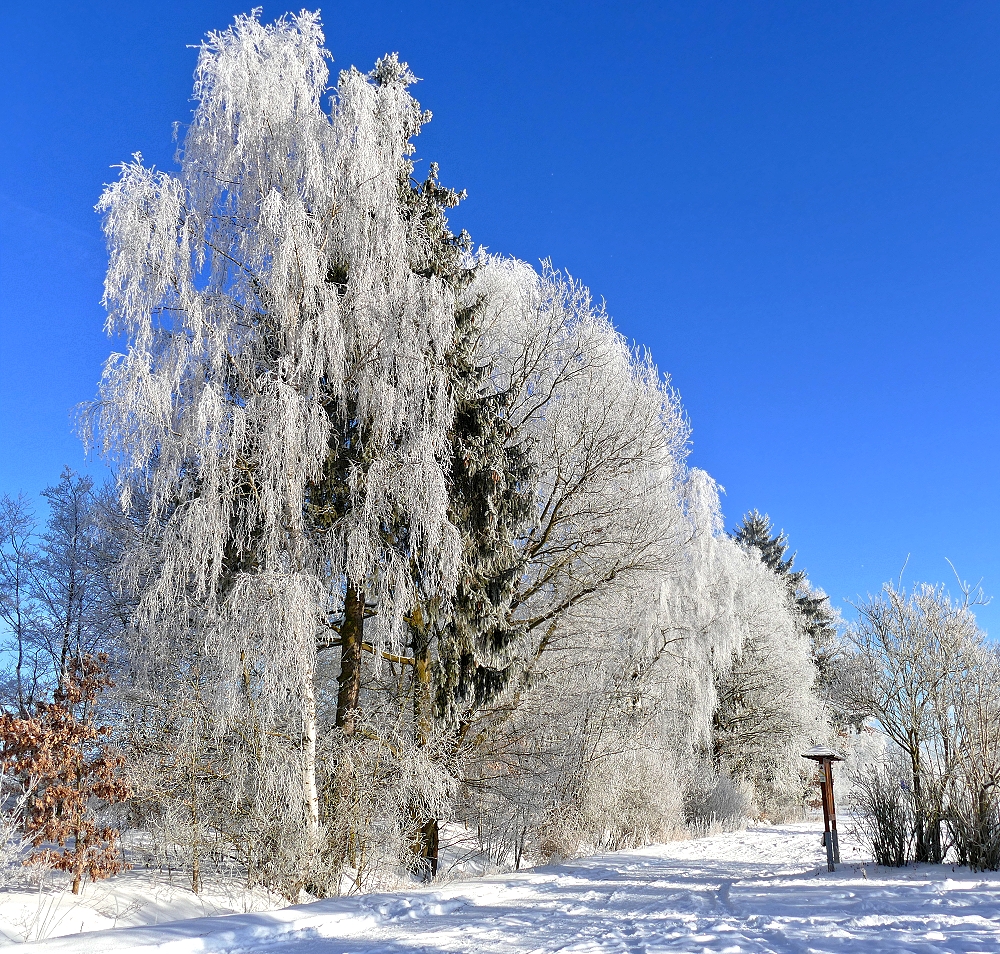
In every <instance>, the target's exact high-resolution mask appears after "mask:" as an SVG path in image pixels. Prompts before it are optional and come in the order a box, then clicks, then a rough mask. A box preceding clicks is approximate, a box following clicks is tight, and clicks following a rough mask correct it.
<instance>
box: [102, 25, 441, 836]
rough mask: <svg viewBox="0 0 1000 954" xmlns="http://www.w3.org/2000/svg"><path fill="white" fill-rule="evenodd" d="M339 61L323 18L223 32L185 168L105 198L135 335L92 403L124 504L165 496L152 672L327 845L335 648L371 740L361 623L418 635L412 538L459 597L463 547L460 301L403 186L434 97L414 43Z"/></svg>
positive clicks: (151, 174)
mask: <svg viewBox="0 0 1000 954" xmlns="http://www.w3.org/2000/svg"><path fill="white" fill-rule="evenodd" d="M327 58H328V55H327V53H326V51H325V49H324V48H323V35H322V32H321V28H320V24H319V20H318V16H317V15H315V14H310V13H302V14H299V15H298V16H291V17H285V18H282V19H280V20H278V21H276V22H275V23H273V24H271V25H263V24H261V23H260V22H259V21H258V19H257V17H256V15H250V16H240V17H237V19H236V22H235V23H234V25H233V26H232V27H231V28H230V29H228V30H226V31H224V32H219V33H213V34H210V35H209V37H208V39H207V40H206V41H205V42H204V43H203V45H202V47H201V51H200V55H199V59H198V66H197V71H196V76H195V87H194V98H195V101H196V108H195V111H194V116H193V120H192V122H191V124H190V125H189V126H188V128H187V130H186V132H185V133H184V135H183V139H182V144H181V147H180V149H179V151H178V159H179V170H178V171H177V173H176V174H171V173H166V172H161V171H157V170H155V169H152V168H149V167H146V166H145V165H143V164H142V162H141V159H140V157H138V156H136V158H135V159H134V161H133V162H131V163H128V164H126V165H125V166H123V167H122V171H121V176H120V178H119V179H118V181H117V182H115V183H113V184H112V185H110V186H109V187H108V188H107V190H106V191H105V193H104V195H103V196H102V198H101V201H100V204H99V209H100V210H102V211H103V212H104V213H105V220H104V221H105V232H106V235H107V239H108V246H109V250H110V265H109V268H108V273H107V279H106V283H105V297H104V301H105V304H106V305H107V308H108V312H109V317H108V330H109V332H112V333H117V334H121V335H123V336H124V337H125V338H126V339H127V341H128V347H127V350H126V351H125V352H124V353H122V354H117V355H114V356H113V357H112V358H111V359H110V360H109V362H108V364H107V367H106V369H105V373H104V377H103V379H102V382H101V389H100V401H99V404H98V413H97V416H96V417H97V420H96V422H97V425H98V428H99V431H100V433H101V435H102V436H103V442H104V448H105V451H106V453H107V454H108V456H109V457H111V458H112V459H113V460H114V461H115V463H116V464H117V465H118V467H119V471H120V474H121V478H122V489H123V492H124V493H125V495H126V497H127V496H128V489H129V487H130V486H132V485H133V484H134V483H135V482H136V481H138V482H140V483H141V484H142V486H143V487H144V488H145V489H146V490H147V492H148V498H149V509H150V514H151V516H150V520H149V525H148V532H147V535H146V540H145V544H146V546H147V547H149V548H153V549H155V551H156V561H155V562H156V564H157V571H156V573H155V576H154V578H153V579H152V581H151V582H150V583H149V585H147V586H146V587H145V588H144V592H143V593H142V598H141V602H140V605H139V611H138V614H137V617H136V620H135V632H136V649H137V654H136V658H137V661H138V663H139V671H140V676H141V678H142V680H143V681H144V684H145V685H146V686H147V687H148V689H149V690H151V691H155V690H157V689H158V688H159V683H160V682H161V681H163V680H168V681H170V680H172V681H173V682H174V683H175V684H177V685H179V686H181V688H179V689H178V692H179V693H180V694H181V695H182V696H183V695H184V694H185V693H187V694H188V695H190V693H191V691H193V690H192V688H191V687H197V693H196V694H197V696H198V699H199V705H203V704H204V702H205V700H206V698H208V699H209V700H210V706H209V710H210V712H211V713H212V717H213V720H214V721H213V724H212V728H211V731H212V732H213V733H214V734H215V735H216V736H221V735H224V734H225V733H227V732H229V731H231V730H234V727H235V726H237V725H238V726H239V731H238V732H235V734H234V735H233V739H234V740H237V739H238V744H239V745H240V746H241V747H242V749H243V751H244V754H245V759H244V766H243V770H242V778H241V779H239V784H238V785H237V786H236V787H237V789H238V788H239V786H240V785H242V786H243V787H244V789H246V790H247V791H248V792H249V793H250V794H249V797H250V799H251V801H252V800H253V799H254V798H257V799H259V798H266V799H268V800H270V802H271V803H272V804H278V805H283V806H284V810H285V811H288V812H289V813H290V816H291V817H292V818H295V817H301V819H302V823H303V826H304V829H305V831H306V834H307V840H308V841H309V843H315V841H316V838H317V834H318V824H319V793H318V791H317V782H316V742H317V696H316V683H315V672H316V653H317V645H318V644H319V645H330V643H331V640H330V638H329V627H330V625H333V626H335V627H337V628H338V629H339V636H338V639H337V640H336V642H338V643H339V644H340V646H341V652H342V662H341V667H340V679H339V691H338V700H337V723H338V726H339V728H340V729H341V731H342V732H344V733H346V734H348V735H349V734H350V733H351V731H352V730H353V727H354V712H355V710H356V708H357V706H358V690H359V683H358V678H359V677H358V658H359V654H360V651H361V644H362V641H363V640H364V639H367V640H368V641H369V642H370V643H375V644H381V645H389V644H392V643H394V642H397V641H398V640H399V639H400V637H401V634H402V632H403V619H404V616H405V615H406V614H407V613H408V612H409V611H410V610H411V608H412V606H413V605H414V602H415V595H416V594H415V585H414V578H413V572H412V571H413V565H414V562H415V560H416V555H419V561H418V562H419V567H420V572H421V575H422V576H421V583H420V585H421V587H422V588H423V589H424V590H425V591H433V590H435V589H441V590H442V591H445V592H447V591H448V590H449V589H450V587H452V586H453V577H454V567H455V563H456V553H457V534H456V532H455V530H454V528H453V527H452V525H451V524H450V523H449V521H448V518H447V501H448V497H447V492H446V483H445V475H444V471H443V466H442V456H443V451H444V448H445V442H446V437H447V432H448V428H449V425H450V423H451V419H452V402H451V396H450V393H449V389H448V387H447V379H446V373H445V367H444V353H445V351H446V348H447V346H448V344H449V343H450V341H451V338H452V334H453V331H454V311H453V297H452V294H451V292H450V291H449V289H448V287H447V286H446V284H445V283H444V282H442V281H441V280H440V279H439V278H438V277H437V276H436V275H434V274H433V273H424V274H418V272H417V271H416V270H414V268H412V267H411V262H412V260H413V259H414V257H415V254H414V248H413V246H414V243H419V242H420V241H421V240H422V236H421V234H420V232H419V230H414V229H413V228H411V227H410V226H409V225H408V222H407V217H406V215H405V210H404V208H403V205H402V202H401V198H400V180H401V177H402V178H405V177H406V175H407V174H408V171H409V169H410V168H411V167H410V166H409V164H408V155H409V154H410V152H411V150H412V146H411V145H410V142H409V141H410V139H411V137H412V136H414V135H415V134H416V133H417V132H418V131H419V128H420V125H421V123H422V122H424V121H426V119H427V118H428V116H427V115H426V114H424V113H422V112H421V110H420V108H419V106H418V104H417V103H416V101H415V100H414V99H413V97H412V96H411V95H410V93H409V91H408V86H409V85H410V84H411V83H412V82H413V76H412V74H411V73H410V72H409V70H408V69H407V68H406V66H405V64H402V63H400V62H399V61H398V60H397V59H396V58H395V57H394V56H389V57H386V58H384V59H383V60H381V61H379V63H378V64H377V66H376V68H375V70H374V71H373V72H372V73H371V74H363V73H360V72H358V71H357V70H354V69H351V70H347V71H345V72H343V73H342V74H341V76H340V79H339V82H338V85H337V88H336V92H335V94H334V95H333V97H332V98H331V99H330V101H329V104H328V103H327V101H326V100H325V98H326V97H327V95H328V90H327V80H328V69H327ZM131 562H132V566H133V567H135V566H139V565H140V564H141V560H140V559H139V558H138V557H135V558H133V560H132V561H131ZM133 582H135V580H133ZM366 607H367V608H366ZM366 617H371V618H370V619H368V620H367V626H368V634H367V636H365V635H363V633H362V626H363V625H365V621H366ZM184 686H186V687H187V688H186V689H185V688H183V687H184ZM276 739H277V740H283V741H281V743H280V745H277V746H276V743H275V740H276ZM234 744H237V743H235V742H234ZM272 811H273V809H272Z"/></svg>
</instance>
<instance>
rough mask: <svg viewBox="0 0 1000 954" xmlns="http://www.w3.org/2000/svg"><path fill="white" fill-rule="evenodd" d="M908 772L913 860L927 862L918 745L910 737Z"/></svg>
mask: <svg viewBox="0 0 1000 954" xmlns="http://www.w3.org/2000/svg"><path fill="white" fill-rule="evenodd" d="M910 771H911V772H912V773H913V834H914V838H915V842H916V844H915V847H914V858H915V860H916V861H921V862H923V861H927V860H928V857H929V855H928V851H927V837H926V830H925V828H926V826H925V824H924V792H923V786H922V785H921V779H920V772H921V765H920V743H919V742H913V741H912V737H911V748H910Z"/></svg>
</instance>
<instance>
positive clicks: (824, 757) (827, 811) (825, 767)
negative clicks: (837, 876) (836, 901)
mask: <svg viewBox="0 0 1000 954" xmlns="http://www.w3.org/2000/svg"><path fill="white" fill-rule="evenodd" d="M802 758H804V759H812V760H813V761H814V762H819V766H820V777H819V787H820V793H821V794H822V796H823V844H824V845H826V867H827V870H829V871H835V870H836V869H835V868H834V864H835V863H837V864H839V863H840V843H839V842H838V840H837V806H836V805H835V804H834V802H833V763H834V762H843V761H844V757H843V756H842V755H841V754H840V753H839V752H837V751H836V750H835V749H831V748H829V747H828V746H825V745H814V746H813V747H812V748H811V749H809V751H808V752H803V753H802Z"/></svg>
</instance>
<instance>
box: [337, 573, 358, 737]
mask: <svg viewBox="0 0 1000 954" xmlns="http://www.w3.org/2000/svg"><path fill="white" fill-rule="evenodd" d="M364 632H365V596H364V593H363V592H362V591H361V590H360V589H359V588H358V587H357V586H356V585H355V584H354V581H353V580H351V579H348V581H347V592H346V593H345V595H344V622H343V623H342V624H341V627H340V642H341V649H340V676H339V678H338V680H337V684H338V689H337V728H338V729H340V730H341V732H343V733H344V736H345V737H346V738H349V739H350V738H353V737H354V734H355V733H356V732H357V728H358V726H357V716H358V699H359V696H360V694H361V652H362V644H363V642H364Z"/></svg>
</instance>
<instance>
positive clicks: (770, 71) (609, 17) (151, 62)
mask: <svg viewBox="0 0 1000 954" xmlns="http://www.w3.org/2000/svg"><path fill="white" fill-rule="evenodd" d="M247 9H248V8H247V7H240V6H237V5H236V2H235V0H223V2H218V0H185V2H159V3H155V4H153V3H142V2H136V0H133V2H129V3H108V2H100V0H96V2H91V3H67V2H62V0H56V2H53V3H49V4H47V5H46V6H45V7H44V8H37V7H29V6H28V5H25V4H14V3H8V4H5V10H4V40H5V43H4V57H3V63H2V67H0V68H2V81H3V90H4V92H3V97H2V107H0V108H2V119H3V124H2V129H3V134H4V142H3V147H2V149H0V256H2V257H0V283H2V287H0V492H11V491H16V490H19V489H23V490H25V491H28V492H30V493H36V492H37V491H38V490H39V489H40V488H41V487H43V486H44V485H45V484H47V483H50V482H53V481H54V480H55V479H56V478H57V476H58V474H59V471H60V468H61V467H62V466H63V464H65V463H69V464H71V465H73V466H74V467H77V468H85V467H86V466H89V465H87V464H85V462H84V460H83V457H82V452H81V450H80V445H79V442H78V441H77V439H76V438H75V437H74V436H73V434H72V432H71V428H70V417H69V412H70V408H71V407H72V406H73V405H75V404H76V403H77V402H80V401H84V400H87V399H88V398H90V397H91V396H92V395H93V394H94V389H95V384H96V381H97V379H98V377H99V374H100V368H101V364H102V361H103V360H104V358H105V357H106V355H107V353H108V350H109V347H110V346H109V342H108V341H107V339H105V338H104V336H103V333H102V331H101V325H102V321H103V313H102V311H101V308H100V305H99V298H100V286H101V279H102V273H103V268H104V249H103V244H102V241H101V236H100V231H99V222H98V218H97V216H96V215H95V214H94V212H93V210H92V207H93V205H94V203H95V202H96V200H97V197H98V195H99V194H100V191H101V186H102V183H104V182H107V181H109V180H110V179H111V178H113V177H114V173H113V172H112V171H111V169H110V168H109V167H110V166H112V165H113V164H114V163H117V162H121V161H122V160H124V159H126V158H128V156H129V155H130V154H131V153H132V152H134V151H136V150H141V151H142V153H143V155H144V156H145V157H146V159H147V161H153V162H156V163H157V164H158V165H160V166H161V167H168V168H169V167H170V166H171V163H172V154H173V144H172V141H171V124H172V123H173V122H174V121H178V120H179V121H185V120H186V119H187V118H188V117H189V115H190V109H191V104H190V101H189V96H190V89H191V74H192V70H193V68H194V63H195V56H196V52H195V50H193V49H189V48H187V45H189V44H197V43H198V42H199V40H200V39H201V37H202V35H203V34H204V33H205V32H206V31H207V30H209V29H215V28H224V27H225V26H227V25H228V23H229V22H230V20H231V18H232V16H233V14H235V13H237V12H244V11H246V10H247ZM285 9H286V8H285V7H283V6H280V5H279V6H275V5H274V4H272V3H266V4H265V5H264V17H265V19H270V18H273V17H274V16H276V15H279V14H280V13H282V12H284V10H285ZM322 11H323V16H324V24H325V28H326V34H327V43H328V46H329V48H330V50H331V51H332V52H333V55H334V57H335V60H336V63H335V67H346V66H348V65H351V64H355V65H358V66H359V67H362V68H368V67H370V65H371V64H372V63H373V61H374V60H375V58H376V57H377V56H379V55H380V54H382V53H384V52H387V51H392V50H397V51H399V53H400V54H401V56H402V57H403V58H404V59H406V60H408V61H409V62H410V64H411V66H412V67H413V69H414V71H415V72H416V74H417V75H418V76H421V77H424V82H422V83H421V84H420V85H419V86H418V87H417V89H416V95H417V96H418V98H419V99H420V100H421V101H422V103H423V105H424V106H425V107H428V108H430V109H432V110H433V111H434V114H435V118H434V121H433V122H432V123H431V125H430V126H429V127H427V129H426V132H425V133H424V135H423V136H422V137H421V139H420V142H419V154H420V156H422V157H424V158H425V159H434V160H437V161H438V162H440V164H441V169H442V177H443V179H444V180H445V181H446V182H447V183H448V184H450V185H454V186H457V187H461V188H466V189H468V191H469V199H468V201H467V202H466V203H465V204H464V205H463V207H462V208H461V209H460V210H458V211H457V212H456V213H455V215H454V217H453V221H454V222H455V224H456V225H457V226H460V227H466V228H468V229H469V230H470V232H471V233H472V235H473V238H474V239H475V240H476V241H477V242H479V243H481V244H484V245H487V246H488V247H490V248H491V249H492V250H494V251H498V252H505V253H510V254H514V255H517V256H519V257H521V258H524V259H526V260H528V261H530V262H537V261H538V260H539V259H540V258H542V257H545V256H551V257H552V259H553V260H554V262H555V263H556V265H557V266H559V267H563V268H566V269H568V270H569V271H570V272H572V273H573V274H574V275H576V276H577V277H579V278H581V279H583V280H584V281H586V282H587V283H588V284H589V285H590V286H591V287H592V288H593V289H594V291H595V292H596V293H597V294H598V295H601V296H604V298H605V299H606V300H607V303H608V307H609V310H610V311H611V312H612V314H613V315H614V316H615V319H616V321H617V323H618V326H619V327H620V328H621V330H622V331H623V332H624V333H625V334H626V335H627V336H629V337H630V338H634V339H635V340H637V341H639V342H642V343H644V344H646V345H648V346H649V347H650V349H651V350H652V352H653V354H654V356H655V358H656V361H657V362H658V364H659V365H660V367H661V368H662V369H664V370H665V371H667V372H669V373H670V374H671V375H672V377H673V380H674V382H675V384H676V385H677V387H678V388H679V389H680V392H681V395H682V398H683V400H684V404H685V406H686V408H687V410H688V413H689V414H690V417H691V420H692V423H693V426H694V443H693V450H692V455H691V460H692V463H693V464H695V465H697V466H699V467H704V468H705V469H707V470H708V471H709V472H710V473H711V474H713V476H715V478H716V479H717V480H719V481H720V482H721V483H722V484H723V485H724V486H725V487H726V490H727V495H726V497H725V500H724V503H725V510H726V514H727V525H728V526H730V527H731V526H733V525H734V524H735V523H736V522H737V521H738V519H739V517H740V515H741V513H743V512H744V511H745V510H747V509H749V508H751V507H757V508H759V509H760V510H763V511H767V512H768V513H770V515H771V516H772V518H773V519H774V521H775V522H776V524H777V525H779V526H781V527H784V528H785V530H787V532H788V533H789V535H790V537H791V540H792V544H793V546H794V547H795V549H797V550H798V552H799V564H800V565H801V566H803V567H805V568H807V569H808V570H809V573H810V575H811V577H812V578H813V580H814V581H815V582H816V583H818V584H819V585H821V586H823V587H824V588H825V589H827V591H828V592H830V594H831V596H832V597H833V598H834V601H835V602H836V603H838V604H841V603H842V601H843V600H844V599H845V598H846V599H855V598H857V596H858V595H859V594H861V595H863V594H864V593H866V592H868V591H874V590H876V589H877V588H878V586H879V585H880V584H881V583H882V582H883V581H884V580H885V579H887V578H889V577H893V576H895V575H897V574H898V573H899V570H900V568H901V566H902V564H903V561H904V560H905V559H906V557H907V555H908V554H909V555H910V562H909V565H908V567H907V571H906V579H907V580H913V579H922V580H931V581H937V580H942V581H948V580H949V579H950V574H951V571H950V570H949V568H948V565H947V563H946V562H945V558H946V557H948V558H950V559H951V560H952V561H954V563H955V564H956V566H957V567H958V569H959V571H960V572H961V573H962V575H963V576H965V577H967V578H972V579H978V578H979V577H983V581H984V586H985V587H986V589H987V590H988V591H989V592H992V593H994V594H996V595H997V600H996V601H995V602H994V605H993V606H991V607H989V608H987V609H985V610H982V611H981V612H980V614H979V615H980V619H981V621H982V622H983V623H984V624H985V625H986V626H987V627H988V628H989V629H991V630H992V632H993V634H994V635H997V634H1000V551H998V541H1000V501H998V487H1000V480H998V466H1000V413H998V411H1000V332H998V320H997V318H998V310H1000V269H998V265H1000V155H998V153H1000V5H998V4H997V3H995V2H981V3H961V2H939V3H921V2H917V0H905V2H886V0H880V2H878V3H871V2H870V0H866V2H854V3H852V2H837V3H828V2H817V0H790V2H759V3H747V2H745V0H741V2H711V0H697V2H696V0H687V2H678V3H669V2H658V3H650V2H633V3H629V4H623V3H614V4H613V3H605V4H592V3H582V2H564V3H554V4H542V3H538V2H533V3H513V2H504V3H457V2H436V3H433V4H431V3H408V4H399V3H381V2H376V0H371V2H365V3H360V2H349V3H330V4H327V5H324V6H323V8H322Z"/></svg>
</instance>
